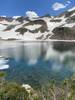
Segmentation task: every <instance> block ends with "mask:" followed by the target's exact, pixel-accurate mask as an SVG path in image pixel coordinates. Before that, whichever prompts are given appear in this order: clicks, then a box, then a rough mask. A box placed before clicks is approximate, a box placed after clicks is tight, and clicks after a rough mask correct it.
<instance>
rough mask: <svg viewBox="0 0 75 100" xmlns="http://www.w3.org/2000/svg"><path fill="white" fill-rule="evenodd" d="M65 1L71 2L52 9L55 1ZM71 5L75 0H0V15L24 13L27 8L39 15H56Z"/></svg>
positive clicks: (73, 4) (74, 4)
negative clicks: (61, 7)
mask: <svg viewBox="0 0 75 100" xmlns="http://www.w3.org/2000/svg"><path fill="white" fill-rule="evenodd" d="M67 1H71V3H70V4H69V5H68V6H67V7H66V8H64V9H60V10H57V11H54V10H53V8H52V5H53V4H54V3H55V2H60V3H63V4H66V2H67ZM73 6H75V0H0V15H6V16H18V15H25V12H26V11H29V10H32V11H35V12H36V13H37V14H38V15H39V16H42V15H45V14H50V15H56V14H59V13H61V12H63V11H65V10H67V9H69V8H71V7H73Z"/></svg>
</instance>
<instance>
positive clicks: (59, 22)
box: [0, 7, 75, 40]
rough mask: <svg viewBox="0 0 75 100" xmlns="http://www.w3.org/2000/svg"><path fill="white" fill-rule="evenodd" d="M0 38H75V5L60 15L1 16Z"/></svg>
mask: <svg viewBox="0 0 75 100" xmlns="http://www.w3.org/2000/svg"><path fill="white" fill-rule="evenodd" d="M0 39H5V40H15V39H18V40H50V39H56V40H75V7H74V8H72V9H70V10H68V11H66V12H64V13H62V14H60V15H59V16H55V17H53V16H48V15H46V16H43V17H38V18H32V19H30V18H28V17H24V16H18V17H13V18H7V17H3V16H2V17H0Z"/></svg>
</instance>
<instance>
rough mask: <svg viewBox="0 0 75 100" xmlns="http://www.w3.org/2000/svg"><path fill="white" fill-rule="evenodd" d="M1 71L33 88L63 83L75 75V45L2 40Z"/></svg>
mask: <svg viewBox="0 0 75 100" xmlns="http://www.w3.org/2000/svg"><path fill="white" fill-rule="evenodd" d="M0 70H4V71H5V72H7V77H6V79H7V80H11V81H16V82H18V83H21V84H23V83H27V84H30V85H31V86H40V85H44V84H47V83H48V82H49V81H51V80H52V79H55V80H56V81H57V82H60V81H61V80H63V79H65V78H70V77H71V76H72V75H73V74H75V43H74V42H50V41H46V42H43V41H42V42H23V41H22V42H19V41H0Z"/></svg>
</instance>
